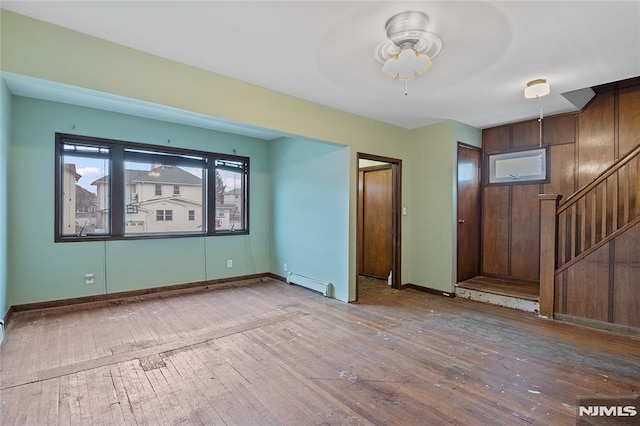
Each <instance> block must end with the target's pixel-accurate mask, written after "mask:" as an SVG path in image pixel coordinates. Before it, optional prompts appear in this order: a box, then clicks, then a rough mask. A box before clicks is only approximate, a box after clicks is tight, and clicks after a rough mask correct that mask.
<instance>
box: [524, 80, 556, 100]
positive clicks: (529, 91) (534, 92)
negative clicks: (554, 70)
mask: <svg viewBox="0 0 640 426" xmlns="http://www.w3.org/2000/svg"><path fill="white" fill-rule="evenodd" d="M549 92H550V87H549V83H547V80H545V79H544V78H539V79H537V80H531V81H530V82H528V83H527V87H525V89H524V97H525V98H527V99H531V98H539V97H541V96H544V95H548V94H549Z"/></svg>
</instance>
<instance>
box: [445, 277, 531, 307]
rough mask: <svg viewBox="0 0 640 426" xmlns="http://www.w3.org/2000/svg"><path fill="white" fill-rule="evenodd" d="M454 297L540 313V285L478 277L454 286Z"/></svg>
mask: <svg viewBox="0 0 640 426" xmlns="http://www.w3.org/2000/svg"><path fill="white" fill-rule="evenodd" d="M456 296H457V297H462V298H465V299H470V300H476V301H479V302H485V303H490V304H492V305H498V306H504V307H506V308H512V309H518V310H521V311H526V312H534V313H538V312H540V285H539V284H538V283H536V282H528V281H515V280H513V281H511V280H504V279H500V278H491V277H483V276H478V277H474V278H471V279H469V280H466V281H462V282H459V283H457V284H456Z"/></svg>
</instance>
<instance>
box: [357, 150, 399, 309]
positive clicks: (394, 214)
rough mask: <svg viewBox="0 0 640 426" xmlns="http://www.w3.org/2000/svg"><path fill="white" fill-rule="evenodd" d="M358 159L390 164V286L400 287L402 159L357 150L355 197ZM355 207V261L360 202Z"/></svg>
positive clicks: (358, 239) (358, 169)
mask: <svg viewBox="0 0 640 426" xmlns="http://www.w3.org/2000/svg"><path fill="white" fill-rule="evenodd" d="M360 160H372V161H380V162H383V163H388V164H389V165H390V166H391V192H392V194H391V227H392V234H393V235H392V243H391V247H392V260H391V271H392V272H393V273H392V275H391V287H393V288H398V289H399V288H402V276H401V274H402V272H401V271H402V160H400V159H398V158H391V157H383V156H380V155H375V154H366V153H363V152H358V153H357V155H356V171H357V173H356V176H357V178H356V198H358V196H357V194H358V193H359V190H360V185H361V184H362V183H361V181H360ZM356 205H357V208H356V211H357V216H356V217H357V229H358V232H356V234H357V236H356V262H357V261H358V259H360V258H361V256H362V253H361V243H362V241H361V240H362V235H361V233H360V232H359V230H360V229H361V224H362V222H361V221H362V217H363V215H362V214H363V212H362V206H361V205H360V202H357V203H356ZM355 282H356V298H355V300H354V302H357V301H358V292H359V288H358V287H359V283H358V267H357V265H356V277H355Z"/></svg>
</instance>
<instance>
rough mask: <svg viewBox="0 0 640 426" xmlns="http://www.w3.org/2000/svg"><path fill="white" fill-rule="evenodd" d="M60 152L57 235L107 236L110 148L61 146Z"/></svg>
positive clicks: (70, 144) (87, 145) (109, 211)
mask: <svg viewBox="0 0 640 426" xmlns="http://www.w3.org/2000/svg"><path fill="white" fill-rule="evenodd" d="M58 150H59V161H58V169H59V170H58V182H59V183H58V197H57V199H56V200H57V205H58V206H57V211H58V221H57V223H58V227H59V228H58V234H60V235H61V236H86V235H89V234H92V235H108V234H109V233H110V231H111V229H110V225H111V203H110V199H109V197H110V191H109V188H110V185H111V175H110V170H111V151H110V147H109V146H106V145H101V144H77V143H72V142H68V143H63V142H60V143H59V146H58Z"/></svg>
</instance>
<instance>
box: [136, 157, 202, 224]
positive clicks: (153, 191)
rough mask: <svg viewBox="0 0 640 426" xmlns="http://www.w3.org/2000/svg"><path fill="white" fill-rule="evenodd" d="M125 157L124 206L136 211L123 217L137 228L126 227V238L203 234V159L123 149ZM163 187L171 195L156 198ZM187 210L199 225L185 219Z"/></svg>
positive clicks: (166, 193)
mask: <svg viewBox="0 0 640 426" xmlns="http://www.w3.org/2000/svg"><path fill="white" fill-rule="evenodd" d="M124 158H125V162H124V172H125V176H124V178H125V181H124V185H125V192H124V196H125V204H126V205H127V206H129V205H132V206H135V207H136V208H137V209H138V211H137V213H135V214H127V215H126V217H125V220H126V221H127V222H130V223H131V222H133V223H137V224H138V225H137V226H131V225H130V226H128V227H127V228H126V229H125V235H130V234H155V233H164V234H166V233H174V232H190V233H193V232H196V233H201V232H203V229H204V228H203V223H202V218H203V217H206V215H203V206H204V203H203V194H204V192H203V177H204V176H205V174H206V162H205V160H204V158H202V157H196V156H189V157H185V156H182V155H172V156H169V155H166V154H162V155H159V154H158V153H156V152H153V151H146V150H138V149H135V150H134V149H126V148H125V150H124ZM163 185H164V186H167V187H169V188H170V190H171V192H169V191H164V194H165V195H164V196H163V195H158V192H160V193H161V194H162V193H163V192H162V190H161V189H160V191H159V190H158V188H162V186H163ZM189 211H198V213H199V214H198V217H199V222H196V221H195V220H193V221H189V220H188V212H189Z"/></svg>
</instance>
